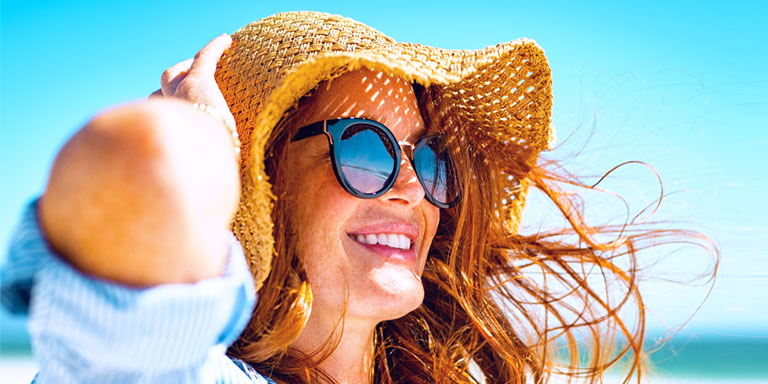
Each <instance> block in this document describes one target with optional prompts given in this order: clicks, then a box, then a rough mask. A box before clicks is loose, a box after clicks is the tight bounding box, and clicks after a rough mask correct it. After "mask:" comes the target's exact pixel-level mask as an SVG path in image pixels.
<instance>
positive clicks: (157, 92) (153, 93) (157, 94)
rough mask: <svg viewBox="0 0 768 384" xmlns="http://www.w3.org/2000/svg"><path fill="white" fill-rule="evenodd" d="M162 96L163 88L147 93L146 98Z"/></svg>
mask: <svg viewBox="0 0 768 384" xmlns="http://www.w3.org/2000/svg"><path fill="white" fill-rule="evenodd" d="M162 98H163V90H162V89H158V90H157V91H154V92H152V93H150V94H149V97H147V99H149V100H153V99H162Z"/></svg>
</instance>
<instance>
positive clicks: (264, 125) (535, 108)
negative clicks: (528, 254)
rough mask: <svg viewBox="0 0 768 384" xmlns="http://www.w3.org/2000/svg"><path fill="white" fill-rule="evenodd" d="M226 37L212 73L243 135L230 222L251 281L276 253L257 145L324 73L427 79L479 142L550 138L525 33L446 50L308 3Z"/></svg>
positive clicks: (543, 67)
mask: <svg viewBox="0 0 768 384" xmlns="http://www.w3.org/2000/svg"><path fill="white" fill-rule="evenodd" d="M232 39H233V44H232V47H231V48H230V49H229V50H228V51H227V52H226V53H225V55H224V56H223V57H222V59H221V60H220V61H219V64H218V69H217V71H216V81H217V82H218V84H219V87H220V88H221V90H222V92H223V94H224V97H225V99H226V100H227V103H228V104H229V107H230V110H231V111H232V114H233V115H234V118H235V121H236V123H237V129H238V131H239V134H240V138H241V141H242V148H241V156H242V157H241V166H242V182H243V185H242V188H243V194H242V198H241V201H240V207H239V209H238V212H237V213H236V216H235V220H234V223H233V231H234V233H235V235H236V236H237V237H238V239H239V240H240V242H241V243H242V245H243V248H244V250H245V254H246V256H247V258H248V259H249V263H250V265H251V270H252V272H253V275H254V279H255V282H256V288H257V289H258V288H259V287H261V284H262V283H263V282H264V280H265V279H266V277H267V275H268V273H269V269H270V265H271V262H272V257H273V254H274V252H275V251H274V239H273V237H272V228H273V223H272V220H271V210H272V204H273V199H274V196H273V195H272V192H271V185H270V184H269V182H268V180H267V175H266V173H265V170H264V155H265V154H264V150H265V145H266V142H267V139H268V138H269V137H270V134H271V133H272V131H273V129H274V127H275V125H276V124H277V123H278V122H279V121H280V119H281V117H282V116H283V114H284V113H285V112H286V111H287V110H288V109H290V108H291V107H292V106H294V105H295V104H296V103H297V101H298V100H299V99H300V98H301V97H302V96H303V95H305V94H306V93H307V92H309V91H311V90H312V89H313V88H315V87H316V86H317V85H318V83H320V82H321V81H323V80H328V79H332V78H334V77H335V76H338V75H339V74H341V73H343V72H346V71H349V70H354V69H358V68H362V67H365V68H370V69H374V70H380V71H383V72H387V73H391V74H394V75H397V76H400V77H402V78H404V79H406V80H407V81H410V82H414V83H418V84H421V85H423V86H425V87H430V88H431V89H432V91H433V94H434V96H435V101H434V103H435V105H438V107H439V108H442V109H450V110H452V113H453V116H456V120H458V122H457V124H456V127H457V128H455V129H457V130H463V129H466V131H462V132H460V133H461V134H462V135H463V136H465V137H469V138H470V139H471V140H473V141H474V142H476V143H477V144H478V145H480V147H484V146H486V145H493V144H495V145H496V146H499V144H501V146H500V148H512V147H516V148H518V149H519V148H521V147H523V148H526V150H527V152H526V153H529V154H531V155H533V156H535V155H536V154H537V153H538V152H540V151H542V150H546V149H549V148H550V147H551V146H552V144H553V141H554V134H553V130H552V129H551V127H550V125H551V124H550V123H551V110H552V86H551V85H552V80H551V76H550V69H549V64H548V63H547V59H546V58H545V57H544V51H543V50H542V49H541V48H540V47H539V46H538V45H537V44H536V43H535V42H533V41H531V40H526V39H520V40H515V41H512V42H508V43H503V44H498V45H496V46H493V47H487V48H485V49H480V50H447V49H440V48H433V47H428V46H424V45H419V44H412V43H399V42H396V41H394V40H393V39H391V38H390V37H388V36H386V35H384V34H382V33H381V32H379V31H377V30H375V29H373V28H371V27H368V26H366V25H364V24H362V23H359V22H356V21H354V20H351V19H348V18H344V17H341V16H337V15H329V14H325V13H316V12H289V13H280V14H277V15H274V16H270V17H267V18H265V19H261V20H259V21H256V22H254V23H251V24H249V25H247V26H245V27H243V28H242V29H240V30H239V31H237V32H236V33H234V34H233V35H232ZM446 134H447V135H450V134H451V133H450V131H449V132H447V133H446ZM510 150H511V149H510ZM514 183H515V184H514V185H510V188H509V189H508V190H509V191H510V192H509V196H508V198H507V199H505V201H504V202H503V213H504V214H505V215H506V217H505V220H506V225H507V228H509V229H510V230H512V231H516V230H517V226H518V224H519V222H520V215H521V212H522V209H523V206H524V204H525V193H526V190H527V183H526V182H525V180H521V181H519V182H518V181H514Z"/></svg>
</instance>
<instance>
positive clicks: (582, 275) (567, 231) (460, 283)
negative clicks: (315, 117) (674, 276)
mask: <svg viewBox="0 0 768 384" xmlns="http://www.w3.org/2000/svg"><path fill="white" fill-rule="evenodd" d="M414 89H415V90H416V91H417V95H419V100H420V106H421V110H422V114H423V115H424V119H425V122H426V123H427V124H428V125H430V126H432V127H434V126H437V127H438V129H441V128H440V125H443V124H447V122H449V121H450V120H451V118H452V116H450V112H445V111H440V112H439V113H438V112H436V111H434V108H433V107H432V106H433V105H435V104H434V103H433V99H432V96H431V94H432V92H431V90H430V89H429V88H426V89H425V88H423V87H421V86H419V85H414ZM301 113H302V103H301V101H300V102H299V103H298V105H297V106H296V107H294V108H293V109H292V110H290V111H288V112H286V114H285V115H284V117H283V119H282V120H281V122H280V123H279V125H278V127H276V128H275V130H274V133H273V136H272V137H271V138H270V140H269V141H268V144H267V150H266V154H267V158H266V160H265V162H266V169H267V174H268V175H269V177H270V180H271V182H272V184H273V193H274V195H275V196H276V202H275V205H274V209H273V213H272V219H273V222H274V223H275V226H274V237H275V250H276V253H277V256H276V257H274V259H273V264H272V269H271V272H270V275H269V277H268V278H267V280H266V281H265V283H264V285H263V287H262V288H261V289H260V291H259V302H258V305H257V307H256V308H255V310H254V312H253V316H252V318H251V321H250V323H249V325H248V326H247V328H246V330H245V331H244V332H243V334H242V335H241V336H240V338H239V339H238V340H237V341H236V342H235V343H234V344H233V345H232V346H231V348H230V350H229V353H230V354H231V355H232V356H235V357H237V358H240V359H242V360H244V361H247V362H248V363H250V364H251V365H252V366H253V367H254V368H256V370H258V371H259V372H262V373H264V374H266V375H268V376H270V377H271V378H272V379H274V380H276V381H277V382H282V383H310V382H333V380H332V378H330V377H329V376H328V375H327V374H325V373H324V372H323V371H322V370H321V369H320V368H319V367H318V365H319V364H320V363H321V362H322V361H323V360H324V359H325V358H327V357H328V356H329V355H330V353H332V351H333V348H334V347H335V346H336V343H337V342H338V336H339V334H340V332H343V322H342V321H341V320H340V322H339V325H338V327H337V330H336V332H334V334H333V335H329V338H328V340H327V342H326V343H325V344H324V346H323V347H322V348H320V349H319V350H317V351H315V352H313V353H309V354H306V353H302V352H300V351H298V350H295V349H292V348H290V347H289V345H290V344H291V343H292V342H293V341H294V340H296V338H297V337H298V336H299V334H300V332H301V331H302V329H303V327H304V324H305V323H306V321H307V319H308V318H309V312H310V308H311V306H312V290H311V288H310V286H309V283H308V279H307V277H306V274H305V272H304V270H303V268H302V266H301V263H300V261H299V258H298V256H297V255H296V252H295V248H294V247H295V243H296V242H295V241H294V240H293V237H294V236H295V233H294V231H293V229H292V228H293V226H292V223H291V221H290V220H291V217H290V215H289V214H286V213H287V212H288V211H289V207H288V204H289V201H290V199H288V198H286V197H287V193H288V192H287V191H285V190H284V188H283V186H284V185H285V182H284V179H283V173H282V169H281V167H280V164H285V155H286V151H285V149H286V147H287V144H288V143H289V140H290V137H292V134H293V131H294V130H295V129H297V128H298V127H295V126H294V124H293V123H294V122H295V121H296V120H297V116H299V115H300V114H301ZM465 128H469V129H471V127H465ZM457 142H462V145H456V148H455V155H454V159H453V160H454V162H455V165H456V169H457V172H458V176H459V179H460V181H461V186H462V194H463V198H462V200H461V202H460V203H459V204H458V205H457V206H455V207H453V208H451V209H443V210H441V214H440V223H439V227H438V229H437V234H436V235H435V238H434V240H433V243H432V247H431V249H430V252H429V256H428V259H427V262H426V266H425V269H424V272H423V275H422V281H423V284H424V291H425V295H424V302H423V303H422V305H421V306H420V307H419V308H417V309H416V310H415V311H412V312H411V313H409V314H407V315H406V316H404V317H402V318H399V319H396V320H391V321H384V322H382V323H380V324H379V325H378V326H377V328H376V331H375V332H376V333H375V336H374V358H373V363H372V364H374V366H373V367H372V369H371V372H372V377H371V379H372V382H375V383H482V382H489V383H526V382H534V383H544V382H547V381H548V380H549V378H550V377H551V376H552V375H553V374H556V375H558V376H565V377H568V378H571V379H581V380H584V381H586V382H601V377H602V375H603V373H604V372H605V371H606V370H607V369H608V368H609V367H612V366H616V365H621V366H623V367H624V370H623V372H624V374H625V379H624V381H625V382H629V381H633V380H637V382H640V378H641V376H642V374H643V372H644V370H645V367H646V364H645V355H644V352H643V340H644V335H645V328H644V325H645V307H644V304H643V300H642V296H641V293H640V291H639V290H638V279H639V277H638V276H639V275H638V273H639V271H640V269H641V268H640V266H639V263H638V257H637V255H638V252H639V251H641V250H643V249H647V248H651V247H654V246H658V245H662V244H670V243H677V242H683V243H693V244H696V245H700V246H702V247H705V248H707V249H708V250H709V251H710V252H712V254H713V255H715V257H716V256H717V251H716V249H714V248H713V247H711V245H710V244H711V243H710V242H709V240H708V239H707V238H706V237H705V236H703V235H701V234H698V233H696V232H691V231H684V230H670V229H662V228H659V227H654V226H652V225H643V224H631V223H630V224H622V225H615V226H605V225H604V226H590V225H589V224H588V223H586V222H585V219H584V203H583V201H582V199H581V198H580V196H579V195H578V194H574V193H572V192H566V191H564V187H568V188H569V189H570V188H583V189H584V190H585V191H588V190H594V191H597V189H596V188H595V187H594V186H590V185H586V184H585V183H584V182H582V181H580V180H579V178H577V177H575V176H574V175H571V174H569V173H567V172H566V171H565V170H564V169H563V168H562V167H560V166H559V163H558V162H556V161H551V160H546V159H543V158H537V157H536V156H530V155H526V154H525V153H524V151H521V152H518V153H517V154H515V153H512V152H511V151H503V150H502V151H499V150H494V148H492V147H489V146H482V147H481V146H476V145H474V143H472V142H471V141H465V140H458V141H457ZM510 180H513V183H512V184H510V182H509V181H510ZM514 180H518V181H519V182H517V181H514ZM510 185H513V186H514V187H517V188H521V187H529V188H533V189H535V190H538V191H540V192H542V193H543V194H544V196H546V197H547V198H548V200H550V201H551V202H552V203H553V204H554V206H555V207H556V208H557V211H558V212H559V214H560V215H561V217H562V218H564V219H565V222H566V223H567V225H566V226H565V228H560V229H557V230H549V231H537V232H536V233H534V234H530V235H524V234H519V233H517V232H516V231H514V230H511V229H510V227H509V225H508V223H506V222H505V221H504V219H503V218H504V215H503V214H500V206H501V205H500V202H502V201H503V199H506V198H509V192H510V191H509V189H510ZM605 238H610V239H611V240H609V241H604V240H603V241H600V240H598V239H605ZM714 265H715V267H716V265H717V263H716V261H715V264H714ZM596 277H597V278H596ZM709 277H714V270H713V271H712V272H711V274H710V275H709ZM342 317H343V314H342V315H340V318H342Z"/></svg>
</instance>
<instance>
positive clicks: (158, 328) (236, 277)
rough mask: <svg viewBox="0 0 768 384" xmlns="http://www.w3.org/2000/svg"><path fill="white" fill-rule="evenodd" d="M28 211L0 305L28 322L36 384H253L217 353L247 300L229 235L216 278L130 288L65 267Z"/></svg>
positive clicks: (251, 298) (242, 316)
mask: <svg viewBox="0 0 768 384" xmlns="http://www.w3.org/2000/svg"><path fill="white" fill-rule="evenodd" d="M36 211H37V206H36V203H33V204H31V205H30V206H29V207H28V208H27V210H26V211H25V213H24V216H23V218H22V221H21V223H20V225H19V226H18V228H17V230H16V232H15V234H14V236H13V237H12V239H11V245H10V248H9V252H8V255H7V259H6V261H5V265H4V266H3V268H2V270H1V274H0V284H1V287H2V291H1V292H2V303H3V305H4V306H5V307H6V308H7V309H8V310H10V311H11V312H15V313H28V315H29V329H30V334H31V336H32V346H33V350H34V352H35V357H36V359H37V362H38V365H39V367H40V372H39V373H38V376H37V377H36V379H35V381H36V382H57V383H59V382H100V383H101V382H131V383H135V382H219V383H223V382H254V381H253V378H249V377H248V375H246V374H245V373H244V372H243V370H242V369H241V368H240V367H238V366H237V365H235V364H234V363H233V362H232V361H231V360H230V359H229V358H228V357H227V356H226V355H225V352H226V348H227V347H228V346H229V344H231V343H232V342H233V341H234V340H235V339H236V338H237V336H238V335H239V334H240V332H241V331H242V330H243V328H244V327H245V325H246V323H247V322H248V320H249V318H250V316H251V312H252V310H253V306H254V304H255V301H256V294H255V292H254V289H253V281H252V279H251V274H250V272H249V270H248V267H247V265H246V262H245V258H244V256H243V252H242V248H241V247H240V244H239V243H238V241H237V239H235V237H234V236H231V241H230V255H229V261H228V264H227V267H226V269H225V272H224V273H223V274H222V276H219V277H216V278H212V279H207V280H204V281H200V282H197V283H194V284H168V285H160V286H156V287H151V288H143V289H137V288H131V287H127V286H123V285H120V284H115V283H112V282H109V281H105V280H101V279H98V278H95V277H92V276H88V275H85V274H83V273H81V272H79V271H78V270H76V269H75V268H73V267H72V266H70V265H69V264H68V263H67V262H66V261H64V260H63V259H61V257H60V256H58V255H56V254H55V253H54V252H53V251H52V250H51V249H50V248H49V247H48V245H47V243H46V241H45V239H44V237H43V234H42V233H41V231H40V227H39V223H38V220H37V212H36ZM256 382H258V381H256Z"/></svg>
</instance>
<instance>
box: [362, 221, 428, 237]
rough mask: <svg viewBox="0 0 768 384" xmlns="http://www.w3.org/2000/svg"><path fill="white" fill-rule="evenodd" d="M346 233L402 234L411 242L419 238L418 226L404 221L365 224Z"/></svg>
mask: <svg viewBox="0 0 768 384" xmlns="http://www.w3.org/2000/svg"><path fill="white" fill-rule="evenodd" d="M348 233H349V234H350V235H368V234H379V233H393V234H397V235H403V236H405V237H407V238H409V239H410V240H411V242H414V241H416V239H418V238H419V227H418V226H416V225H414V224H411V223H408V222H405V221H387V222H383V223H379V224H372V225H366V226H364V227H361V228H357V229H355V230H354V231H350V232H348Z"/></svg>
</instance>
